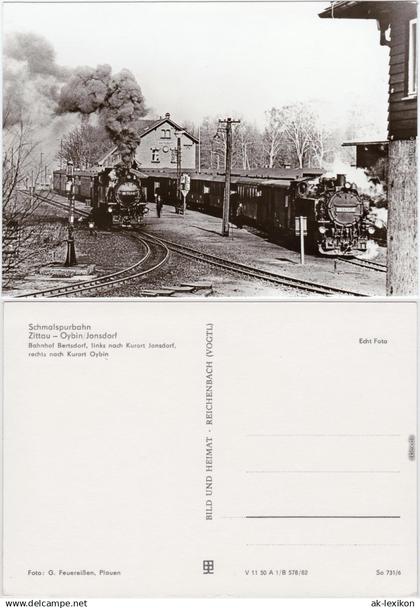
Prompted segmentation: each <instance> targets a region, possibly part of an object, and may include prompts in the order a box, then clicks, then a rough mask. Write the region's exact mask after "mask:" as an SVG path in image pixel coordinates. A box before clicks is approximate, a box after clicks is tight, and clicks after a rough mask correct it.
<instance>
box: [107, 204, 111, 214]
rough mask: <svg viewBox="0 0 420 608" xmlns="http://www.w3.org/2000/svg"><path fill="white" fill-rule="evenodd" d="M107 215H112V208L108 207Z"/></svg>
mask: <svg viewBox="0 0 420 608" xmlns="http://www.w3.org/2000/svg"><path fill="white" fill-rule="evenodd" d="M108 213H112V207H111V205H110V206H109V207H108Z"/></svg>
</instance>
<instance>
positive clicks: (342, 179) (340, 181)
mask: <svg viewBox="0 0 420 608" xmlns="http://www.w3.org/2000/svg"><path fill="white" fill-rule="evenodd" d="M345 183H346V176H345V175H344V173H337V186H339V187H340V188H342V187H343V186H344V184H345Z"/></svg>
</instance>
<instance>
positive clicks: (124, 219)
mask: <svg viewBox="0 0 420 608" xmlns="http://www.w3.org/2000/svg"><path fill="white" fill-rule="evenodd" d="M147 177H148V176H147V175H146V174H145V173H142V172H141V171H139V170H138V169H137V168H136V165H135V164H134V166H133V165H131V166H127V165H125V164H124V163H117V164H116V165H115V166H114V167H112V168H110V167H107V168H103V169H102V168H99V169H88V170H79V169H76V170H74V171H73V172H72V174H71V178H72V179H73V180H74V185H73V188H74V195H75V198H76V200H79V201H84V202H90V204H91V206H92V219H93V220H94V221H95V222H96V224H97V225H98V226H101V227H104V228H108V227H110V226H112V225H121V226H123V227H127V226H134V225H138V224H141V223H142V221H143V218H144V216H145V215H146V214H147V213H148V211H149V209H148V207H147V202H146V186H145V180H146V179H147ZM69 178H70V176H69V175H68V174H67V171H66V170H65V169H60V170H58V171H54V174H53V189H54V191H55V192H57V193H58V194H61V195H63V196H66V194H67V190H66V184H67V182H68V180H69Z"/></svg>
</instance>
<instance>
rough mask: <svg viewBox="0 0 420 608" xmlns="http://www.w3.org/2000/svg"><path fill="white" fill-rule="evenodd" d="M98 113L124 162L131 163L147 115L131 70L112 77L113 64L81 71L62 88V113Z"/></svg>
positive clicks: (85, 68) (78, 70)
mask: <svg viewBox="0 0 420 608" xmlns="http://www.w3.org/2000/svg"><path fill="white" fill-rule="evenodd" d="M66 112H79V113H81V114H82V115H88V114H92V113H96V114H97V115H98V117H99V121H100V123H101V124H102V125H103V126H104V127H105V129H106V131H107V132H108V134H109V136H110V138H111V139H112V141H113V142H114V143H115V144H116V145H117V146H118V149H119V151H120V153H121V156H122V159H123V161H124V162H125V163H129V162H130V161H131V159H132V157H133V155H134V152H135V150H136V148H137V146H138V145H139V143H140V137H139V132H140V119H141V118H142V117H143V116H145V114H146V108H145V103H144V97H143V94H142V92H141V89H140V87H139V85H138V84H137V82H136V80H135V78H134V76H133V75H132V74H131V72H129V71H128V70H122V71H121V72H120V73H118V74H115V75H112V72H111V67H110V66H109V65H100V66H98V67H97V68H96V69H93V68H89V67H82V68H77V69H76V70H75V72H74V73H73V75H72V77H71V78H70V80H69V81H68V83H67V84H66V85H65V86H64V87H63V88H62V89H61V92H60V97H59V101H58V113H59V114H63V113H66Z"/></svg>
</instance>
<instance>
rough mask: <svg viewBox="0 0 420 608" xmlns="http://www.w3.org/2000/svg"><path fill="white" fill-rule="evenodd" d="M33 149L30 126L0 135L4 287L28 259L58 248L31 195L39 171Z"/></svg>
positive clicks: (43, 213) (21, 125)
mask: <svg viewBox="0 0 420 608" xmlns="http://www.w3.org/2000/svg"><path fill="white" fill-rule="evenodd" d="M36 146H37V144H36V143H34V142H33V139H32V132H31V128H30V126H28V125H25V124H24V123H23V122H20V123H18V124H16V125H15V126H14V127H12V128H9V129H6V130H4V131H3V165H2V170H3V181H2V198H3V223H2V239H3V249H2V263H3V279H4V284H5V285H7V284H9V282H10V280H11V279H13V277H14V276H16V274H17V273H18V272H19V271H20V270H21V268H22V266H24V265H25V263H28V261H29V260H30V259H31V258H34V257H37V256H38V255H39V254H40V253H41V252H42V251H46V250H49V249H51V247H53V246H54V245H58V244H59V243H55V242H52V238H51V233H50V231H49V229H48V228H47V226H46V224H47V223H48V221H49V220H48V214H47V213H46V211H45V210H44V207H43V205H42V201H41V200H40V199H39V198H38V197H37V195H36V193H35V188H36V184H37V182H39V181H40V177H41V175H42V169H43V167H42V166H41V164H40V163H37V162H36V161H34V157H35V156H37V155H36V154H35V151H36ZM46 195H47V196H48V193H46Z"/></svg>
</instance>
